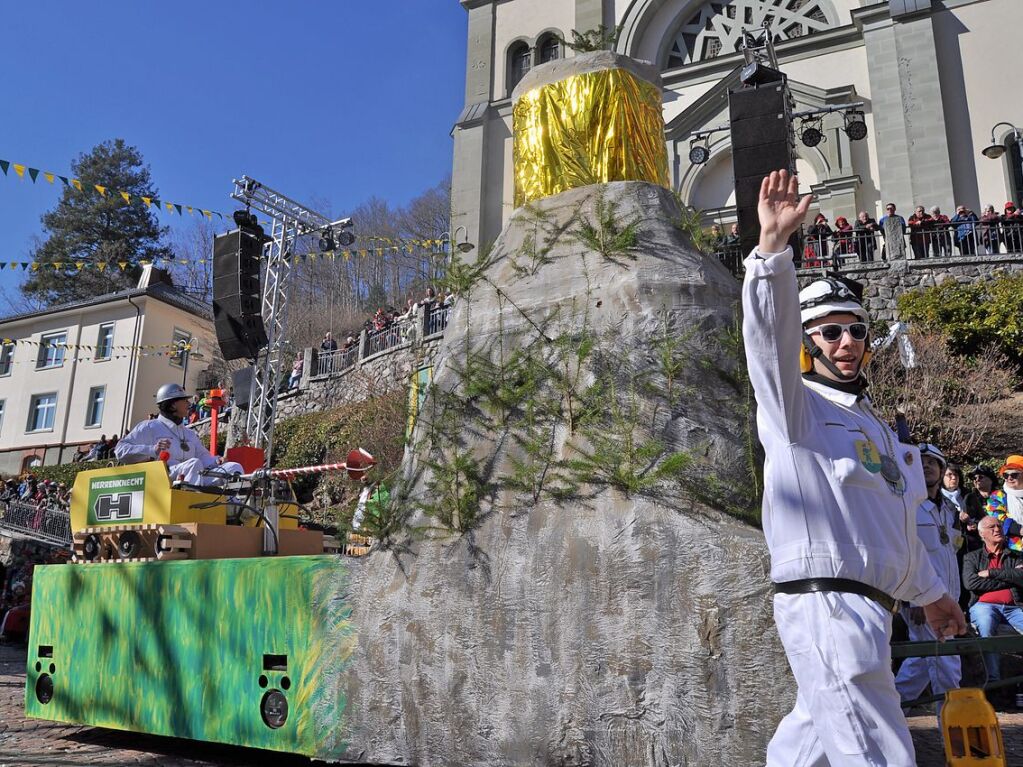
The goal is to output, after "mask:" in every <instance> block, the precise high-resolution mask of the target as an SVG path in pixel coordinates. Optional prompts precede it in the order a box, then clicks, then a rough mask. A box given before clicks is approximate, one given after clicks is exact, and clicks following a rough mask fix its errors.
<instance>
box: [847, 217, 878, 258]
mask: <svg viewBox="0 0 1023 767" xmlns="http://www.w3.org/2000/svg"><path fill="white" fill-rule="evenodd" d="M853 231H854V232H855V233H856V252H857V253H858V254H859V256H860V261H868V262H869V261H873V260H874V253H875V251H876V250H877V241H876V240H875V237H877V233H878V232H879V231H880V227H879V226H878V225H877V221H875V220H874V219H873V218H871V217H870V216H869V215H867V211H865V210H861V211H860V214H859V215H858V216H857V217H856V223H855V224H854V225H853Z"/></svg>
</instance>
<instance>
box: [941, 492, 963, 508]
mask: <svg viewBox="0 0 1023 767" xmlns="http://www.w3.org/2000/svg"><path fill="white" fill-rule="evenodd" d="M941 494H942V495H943V496H945V497H946V498H948V500H949V501H951V503H952V505H953V506H955V507H956V511H966V497H965V496H964V495H963V491H962V490H960V489H959V488H958V487H957V488H956V489H955V490H946V489H945V488H941Z"/></svg>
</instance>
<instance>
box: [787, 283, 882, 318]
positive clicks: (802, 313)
mask: <svg viewBox="0 0 1023 767" xmlns="http://www.w3.org/2000/svg"><path fill="white" fill-rule="evenodd" d="M841 313H848V314H854V315H856V317H857V318H858V319H860V320H862V321H863V322H870V315H868V314H867V310H866V309H864V308H863V304H861V303H860V299H859V298H857V296H856V294H855V293H853V291H852V289H851V288H850V287H849V286H848V285H846V284H845V283H844V282H842V281H841V280H836V279H834V278H832V277H826V278H824V279H822V280H814V281H813V282H811V283H810V284H809V285H807V286H806V287H805V288H803V289H802V290H801V291H799V320H800V322H801V323H802V324H803V325H805V324H806V323H808V322H809V321H810V320H815V319H818V318H819V317H826V316H827V315H829V314H841Z"/></svg>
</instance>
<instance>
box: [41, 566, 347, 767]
mask: <svg viewBox="0 0 1023 767" xmlns="http://www.w3.org/2000/svg"><path fill="white" fill-rule="evenodd" d="M348 583H349V578H348V570H347V567H346V565H345V564H344V563H343V562H342V561H341V560H340V559H338V558H337V557H332V556H314V557H264V558H258V559H209V560H196V561H180V562H152V563H148V562H147V563H135V564H99V565H51V566H47V567H38V568H36V570H35V577H34V583H33V590H32V608H33V609H32V624H31V633H30V639H29V654H28V682H27V685H26V690H25V711H26V713H27V715H28V716H30V717H34V718H38V719H48V720H53V721H59V722H73V723H80V724H87V725H94V726H98V727H109V728H112V729H117V730H131V731H134V732H145V733H152V734H155V735H168V736H174V737H179V738H192V739H194V740H204V741H214V742H219V743H229V744H233V745H239V746H249V747H252V748H264V749H271V750H274V751H285V752H291V753H297V754H303V755H306V756H311V757H316V758H319V759H332V758H340V757H341V755H342V754H343V753H344V750H345V743H344V739H343V735H342V732H343V719H344V711H345V704H346V700H345V693H344V689H343V686H342V681H343V678H344V671H345V669H346V668H347V666H348V664H349V663H350V661H351V657H352V653H353V650H354V646H355V631H354V628H353V626H352V625H351V610H350V608H349V605H348V604H347V603H346V601H345V599H346V597H345V595H346V594H347V592H348ZM51 683H52V699H51V700H49V702H48V703H43V702H41V701H42V699H45V698H46V690H47V688H48V687H49V686H50V684H51ZM273 690H277V691H279V692H280V693H281V694H283V696H284V698H285V699H286V701H287V718H286V719H285V720H284V723H283V725H282V726H280V727H278V728H276V729H275V728H271V727H270V726H268V725H267V723H266V722H265V721H264V716H263V713H262V709H261V704H262V702H263V699H264V696H266V695H267V694H268V693H269V692H271V691H273ZM275 697H276V696H275ZM277 700H278V701H279V700H280V698H279V697H278V698H277Z"/></svg>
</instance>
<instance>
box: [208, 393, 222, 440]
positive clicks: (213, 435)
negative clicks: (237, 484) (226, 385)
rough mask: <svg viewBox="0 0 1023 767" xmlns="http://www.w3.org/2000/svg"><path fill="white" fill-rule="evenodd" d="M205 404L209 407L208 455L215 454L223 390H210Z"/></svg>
mask: <svg viewBox="0 0 1023 767" xmlns="http://www.w3.org/2000/svg"><path fill="white" fill-rule="evenodd" d="M206 404H208V405H209V406H210V455H212V456H216V454H217V423H218V417H219V415H220V408H222V407H223V406H224V390H223V389H210V393H209V396H207V397H206Z"/></svg>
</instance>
